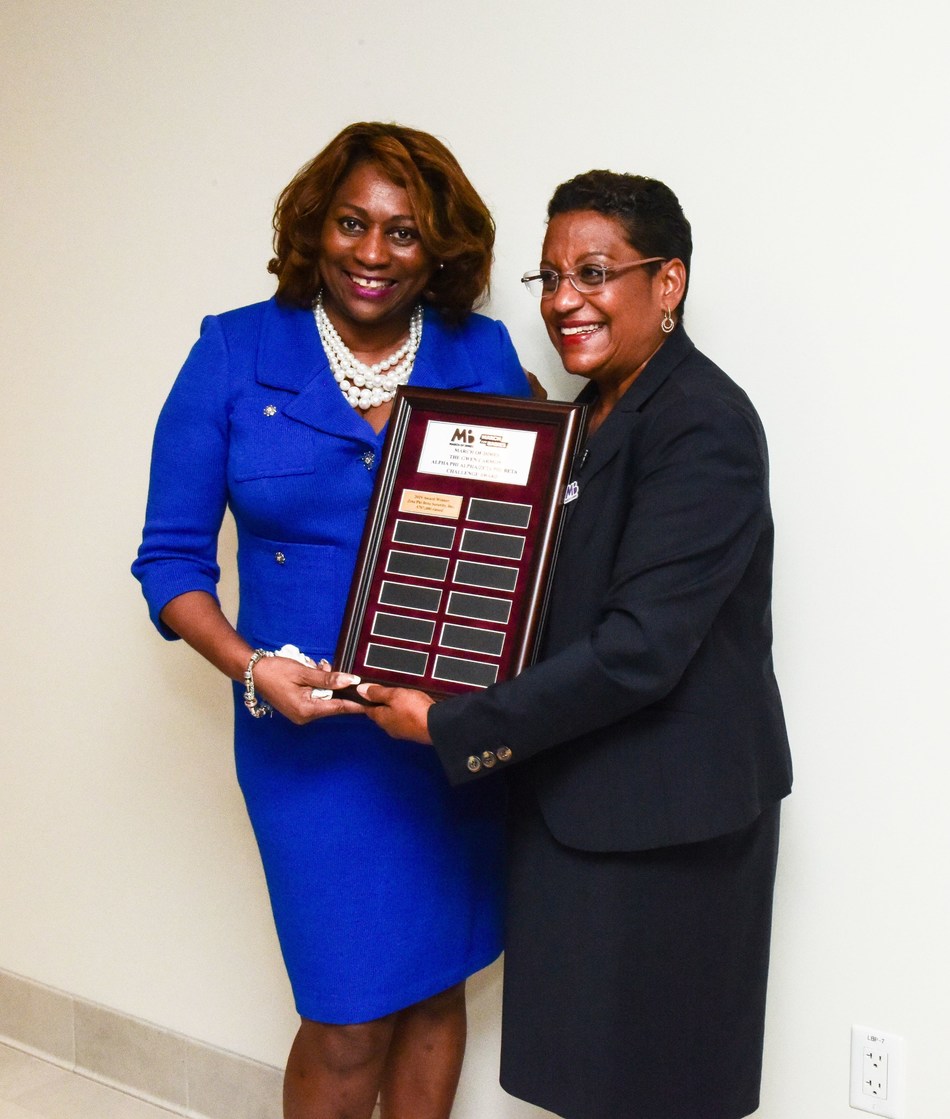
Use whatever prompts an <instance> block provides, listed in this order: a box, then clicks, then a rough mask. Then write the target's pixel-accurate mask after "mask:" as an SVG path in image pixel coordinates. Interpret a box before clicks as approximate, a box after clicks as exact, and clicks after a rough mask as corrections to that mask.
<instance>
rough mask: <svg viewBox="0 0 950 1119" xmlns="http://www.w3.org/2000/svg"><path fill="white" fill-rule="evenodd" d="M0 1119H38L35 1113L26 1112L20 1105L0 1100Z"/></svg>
mask: <svg viewBox="0 0 950 1119" xmlns="http://www.w3.org/2000/svg"><path fill="white" fill-rule="evenodd" d="M0 1119H37V1117H36V1112H35V1111H24V1109H23V1108H22V1107H20V1105H19V1104H18V1103H9V1102H8V1101H7V1100H0Z"/></svg>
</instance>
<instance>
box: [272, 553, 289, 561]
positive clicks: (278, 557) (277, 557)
mask: <svg viewBox="0 0 950 1119" xmlns="http://www.w3.org/2000/svg"><path fill="white" fill-rule="evenodd" d="M274 559H275V560H277V562H278V563H286V562H287V557H286V556H285V555H284V553H283V552H274Z"/></svg>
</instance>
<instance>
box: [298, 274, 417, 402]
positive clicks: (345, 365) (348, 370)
mask: <svg viewBox="0 0 950 1119" xmlns="http://www.w3.org/2000/svg"><path fill="white" fill-rule="evenodd" d="M313 314H314V318H315V319H316V321H317V332H318V333H319V335H320V342H321V343H322V345H323V349H324V352H325V353H326V355H327V360H328V361H329V363H330V369H331V370H332V371H333V378H334V380H335V381H336V383H337V384H338V385H339V386H340V391H341V392H342V393H343V395H344V396H345V397H346V399H347V401H348V402H349V403H350V404H351V405H352V406H353V407H354V408H362V409H363V411H366V410H367V409H368V408H375V407H377V406H378V405H380V404H386V403H388V402H389V401H390V400H392V398H393V397H394V396H395V395H396V389H397V388H398V386H399V385H404V384H406V382H407V381H408V380H409V377H410V374H411V373H412V367H413V365H414V364H415V360H416V351H417V350H418V349H419V343H420V341H421V339H422V305H421V304H420V303H417V304H416V306H415V307H414V308H413V311H412V317H411V318H410V320H409V337H408V338H407V339H406V341H405V342H403V344H402V345H401V346H400V347H399V349H398V350H396V351H395V352H394V353H392V354H390V355H389V357H387V358H384V359H383V360H382V361H377V362H374V363H373V364H372V365H364V364H363V362H361V361H360V360H359V358H357V357H355V356H354V354H353V352H352V351H351V350H350V348H349V347H348V346H347V344H346V343H345V342H344V341H343V339H342V338H341V337H340V335H339V332H338V331H337V329H336V327H335V326H334V325H333V323H332V322H330V318H329V316H328V315H327V313H326V310H325V309H324V306H323V292H322V291H321V292H320V294H319V295H318V296H317V302H316V303H315V304H314V308H313Z"/></svg>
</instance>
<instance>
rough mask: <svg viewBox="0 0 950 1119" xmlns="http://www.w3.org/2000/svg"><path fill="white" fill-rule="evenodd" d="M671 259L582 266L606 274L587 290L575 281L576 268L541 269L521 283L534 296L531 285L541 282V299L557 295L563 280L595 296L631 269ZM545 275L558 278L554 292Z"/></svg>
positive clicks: (656, 257) (655, 258)
mask: <svg viewBox="0 0 950 1119" xmlns="http://www.w3.org/2000/svg"><path fill="white" fill-rule="evenodd" d="M669 259H670V258H669V257H666V256H648V257H644V259H643V260H631V261H628V263H627V264H617V265H615V266H614V267H613V268H608V267H607V266H606V265H603V264H582V265H581V267H582V268H598V269H600V271H601V272H603V274H604V278H603V279H602V280H601V282H600V283H599V284H594V285H593V286H588V287H586V288H579V287H578V286H577V283H576V281H575V279H574V277H575V276H576V275H577V272H578V269H576V268H574V269H572V270H571V271H570V272H558V271H556V270H555V269H554V268H539V269H538V270H537V271H536V272H525V274H524V275H523V276H522V277H521V282H522V283H523V284H524V286H525V291H527V292H529V293H530V294H531V295H534V294H535V293H534V292H533V291H531V287H530V285H531V284H532V283H535V282H540V283H541V285H542V286H541V291H540V292H538V293H537V294H538V297H539V298H540V299H544V298H545V297H550V296H552V295H557V289H558V288H559V287H560V286H561V281H562V280H568V281H570V285H571V287H572V288H573V289H574V290H575V291H576V292H577V293H578V294H579V295H593V294H594V293H595V292H597V291H600V289H601V288H602V287H606V286H607V281H608V280H612V279H613V278H614V277H615V276H619V275H620V274H621V273H623V272H629V271H630V269H631V268H639V267H640V265H642V264H658V263H661V262H662V263H664V264H665V263H666V261H668V260H669ZM544 273H548V274H549V275H553V276H556V277H557V283H556V284H555V285H554V289H553V291H545V290H544V282H543V280H542V276H543V274H544Z"/></svg>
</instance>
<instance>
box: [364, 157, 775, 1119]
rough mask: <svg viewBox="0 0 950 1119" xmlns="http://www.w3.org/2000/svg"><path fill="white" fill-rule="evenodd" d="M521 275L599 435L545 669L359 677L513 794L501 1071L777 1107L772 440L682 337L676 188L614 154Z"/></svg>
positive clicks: (619, 1112)
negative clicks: (451, 685)
mask: <svg viewBox="0 0 950 1119" xmlns="http://www.w3.org/2000/svg"><path fill="white" fill-rule="evenodd" d="M548 217H549V223H548V229H547V235H546V237H545V240H544V249H543V258H542V261H541V267H540V269H539V270H538V271H536V272H534V273H532V274H530V275H527V276H525V278H524V279H525V283H526V284H527V285H528V286H529V287H531V288H534V289H537V290H538V291H539V293H540V296H541V314H542V317H543V319H544V322H545V325H546V327H547V330H548V333H549V335H550V337H551V340H552V342H553V343H554V346H555V348H556V349H557V351H558V353H559V355H560V357H561V359H562V361H563V363H564V367H565V368H566V369H567V370H568V372H570V373H573V374H577V375H578V376H581V377H584V378H586V379H587V381H588V384H587V386H586V387H585V388H584V389H583V391H582V393H581V395H580V399H581V400H583V401H585V402H586V403H587V404H588V406H589V417H590V423H589V429H588V433H589V434H588V442H587V447H586V450H585V452H584V453H583V455H582V456H581V459H580V463H581V465H580V468H579V470H578V472H577V474H576V478H575V480H576V482H577V483H578V488H579V496H578V497H577V499H576V500H574V501H573V502H572V503H571V505H570V507H569V509H568V512H567V522H566V526H565V531H564V535H563V541H562V546H561V550H560V554H559V558H558V564H557V569H556V573H555V576H554V583H553V587H552V597H551V604H550V612H549V616H548V622H547V625H546V628H545V634H544V641H543V647H542V650H541V657H540V660H539V663H538V664H536V665H535V666H533V667H532V668H529V669H527V670H526V671H525V672H523V673H522V674H521V675H520V676H519V677H517V678H516V679H514V680H511V681H508V682H506V683H502V684H498V685H496V686H494V687H491V688H488V689H486V690H484V691H481V692H473V693H470V694H468V695H465V696H460V697H456V698H452V699H449V700H446V701H443V702H440V703H437V704H433V701H432V700H431V698H430V697H429V696H426V695H425V694H424V693H422V692H417V691H411V690H402V689H390V688H383V687H379V686H374V685H362V686H361V691H363V692H364V694H365V696H366V698H367V699H369V700H371V701H372V702H374V703H377V704H380V706H378V707H374V708H370V709H369V715H370V717H371V718H373V719H374V720H375V721H376V722H377V723H378V724H379V725H381V726H382V727H384V728H385V729H386V730H387V731H389V732H390V734H392V735H393V736H394V737H400V738H412V739H415V740H417V741H423V742H431V743H432V744H433V746H434V748H435V750H436V752H437V753H438V756H439V758H440V759H441V761H442V764H443V766H444V768H445V771H446V774H447V775H448V778H449V780H450V781H452V782H453V783H460V782H462V781H481V780H496V779H497V777H496V776H495V775H497V774H498V773H500V772H505V773H507V774H508V775H509V777H510V784H511V801H510V804H511V812H510V825H511V832H510V834H511V848H510V850H511V868H510V884H509V899H508V900H509V915H508V930H507V941H506V953H507V954H506V967H505V993H504V1032H503V1043H502V1070H501V1081H502V1085H503V1086H504V1087H505V1088H506V1090H508V1091H509V1092H511V1093H512V1094H513V1095H516V1096H519V1097H521V1098H523V1099H526V1100H529V1101H531V1102H532V1103H535V1104H538V1105H539V1106H541V1107H544V1108H547V1109H549V1110H551V1111H553V1112H555V1113H556V1114H558V1115H561V1116H565V1117H567V1119H617V1117H619V1116H633V1117H636V1119H740V1117H741V1116H746V1115H748V1114H750V1113H751V1112H753V1111H754V1110H755V1109H756V1107H757V1106H758V1099H759V1081H760V1074H761V1062H762V1037H763V1023H764V1015H765V988H766V977H767V971H768V957H769V935H770V926H771V909H772V892H773V884H774V877H775V860H776V854H777V848H778V827H779V803H780V801H781V799H782V798H783V797H784V796H785V795H786V794H787V793H788V792H789V789H790V785H791V766H790V760H789V753H788V741H787V738H786V734H785V725H784V719H783V715H782V707H781V700H780V698H779V692H778V688H777V686H776V682H775V677H774V674H773V670H772V652H771V646H772V624H771V605H770V604H771V575H772V538H773V530H772V516H771V511H770V507H769V497H768V462H767V454H766V445H765V437H764V434H763V431H762V427H761V424H760V422H759V419H758V416H757V415H756V413H755V410H754V408H753V407H752V405H751V403H750V402H749V399H748V397H747V396H746V395H745V393H744V392H743V391H742V390H741V389H740V388H739V387H738V386H737V385H735V384H734V383H733V382H732V381H731V380H730V379H729V378H728V377H727V376H726V374H725V373H723V372H722V370H720V369H719V368H718V367H717V366H715V365H714V364H713V363H712V362H711V361H710V360H709V359H708V358H706V357H704V356H703V355H702V354H701V353H700V352H699V351H698V350H697V349H696V348H695V347H694V346H693V344H692V342H691V341H690V340H689V338H688V337H687V335H686V333H685V331H684V329H683V325H682V318H683V303H684V301H685V298H686V291H687V286H688V277H689V263H690V253H691V247H692V241H691V234H690V226H689V223H688V222H687V220H686V218H685V216H684V215H683V212H682V209H681V208H680V205H679V203H678V201H677V199H676V197H675V195H674V194H673V193H672V191H670V190H669V188H668V187H666V186H664V185H663V184H662V183H659V182H656V181H655V180H651V179H646V178H643V177H641V176H634V175H618V174H614V173H611V172H606V171H591V172H589V173H587V174H584V175H580V176H578V177H577V178H575V179H572V180H571V181H570V182H567V183H564V184H562V185H561V186H560V187H558V189H557V190H556V191H555V193H554V196H553V198H552V200H551V203H550V206H549V209H548Z"/></svg>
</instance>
